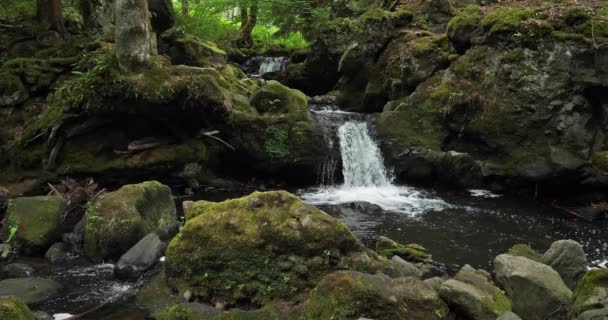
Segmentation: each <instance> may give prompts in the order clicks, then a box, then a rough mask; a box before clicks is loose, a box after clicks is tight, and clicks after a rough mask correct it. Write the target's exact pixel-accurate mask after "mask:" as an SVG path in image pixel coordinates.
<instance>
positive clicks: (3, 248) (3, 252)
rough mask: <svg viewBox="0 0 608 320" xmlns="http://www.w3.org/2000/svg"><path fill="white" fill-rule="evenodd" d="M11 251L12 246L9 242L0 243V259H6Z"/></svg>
mask: <svg viewBox="0 0 608 320" xmlns="http://www.w3.org/2000/svg"><path fill="white" fill-rule="evenodd" d="M12 253H13V247H12V246H11V245H10V244H9V243H0V260H6V259H8V257H9V256H10V255H11V254H12Z"/></svg>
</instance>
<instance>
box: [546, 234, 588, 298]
mask: <svg viewBox="0 0 608 320" xmlns="http://www.w3.org/2000/svg"><path fill="white" fill-rule="evenodd" d="M542 262H543V263H545V264H546V265H549V266H551V268H553V269H554V270H555V271H557V273H559V275H560V276H561V277H562V279H563V280H564V283H566V285H567V286H568V288H570V289H571V290H574V288H576V285H577V284H578V281H579V280H580V279H581V278H582V277H583V275H585V272H587V256H586V255H585V251H583V247H582V246H581V245H580V243H578V242H576V241H574V240H559V241H555V242H553V243H552V244H551V247H549V250H547V252H545V254H544V255H543V260H542Z"/></svg>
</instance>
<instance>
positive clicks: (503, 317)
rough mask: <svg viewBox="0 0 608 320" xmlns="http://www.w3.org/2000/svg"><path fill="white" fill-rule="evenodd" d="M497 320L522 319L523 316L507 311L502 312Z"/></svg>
mask: <svg viewBox="0 0 608 320" xmlns="http://www.w3.org/2000/svg"><path fill="white" fill-rule="evenodd" d="M496 320H521V318H520V317H519V316H518V315H516V314H515V313H513V312H511V311H507V312H505V313H503V314H501V315H500V317H498V318H497V319H496Z"/></svg>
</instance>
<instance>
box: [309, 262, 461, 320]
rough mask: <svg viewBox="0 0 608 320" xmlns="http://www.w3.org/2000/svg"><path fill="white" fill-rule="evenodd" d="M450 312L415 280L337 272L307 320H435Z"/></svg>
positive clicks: (316, 293)
mask: <svg viewBox="0 0 608 320" xmlns="http://www.w3.org/2000/svg"><path fill="white" fill-rule="evenodd" d="M448 313H449V309H448V307H447V305H446V304H445V302H443V301H442V300H441V298H439V294H437V292H436V291H435V290H433V288H432V287H431V286H430V285H429V284H427V283H425V282H423V281H421V280H419V279H416V278H413V277H405V278H395V279H392V278H389V277H387V276H385V275H382V274H376V275H371V274H365V273H360V272H354V271H338V272H335V273H332V274H329V275H327V276H326V277H325V278H323V280H321V282H320V283H319V285H318V286H317V287H316V288H315V290H313V291H312V293H311V297H310V299H309V301H308V302H307V304H306V305H305V306H304V311H303V315H304V318H306V319H343V318H344V319H359V318H360V317H365V318H372V319H383V320H398V319H408V320H432V319H445V318H446V317H447V316H448Z"/></svg>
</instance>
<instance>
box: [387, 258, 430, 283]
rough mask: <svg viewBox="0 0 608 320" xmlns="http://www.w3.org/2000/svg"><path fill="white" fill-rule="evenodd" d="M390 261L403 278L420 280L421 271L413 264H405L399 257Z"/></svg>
mask: <svg viewBox="0 0 608 320" xmlns="http://www.w3.org/2000/svg"><path fill="white" fill-rule="evenodd" d="M391 261H392V262H393V264H394V265H396V266H397V268H398V270H400V271H401V272H402V274H403V276H405V277H410V276H411V277H416V278H422V271H420V270H419V269H418V268H416V266H415V265H414V264H413V263H411V262H407V261H405V260H403V259H401V258H400V257H399V256H393V257H392V258H391Z"/></svg>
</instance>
